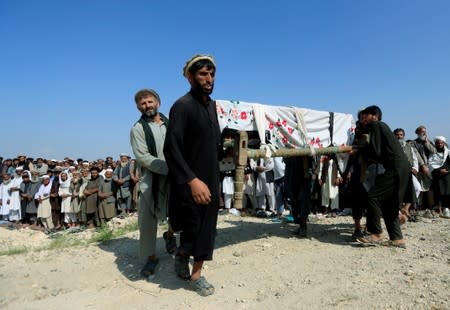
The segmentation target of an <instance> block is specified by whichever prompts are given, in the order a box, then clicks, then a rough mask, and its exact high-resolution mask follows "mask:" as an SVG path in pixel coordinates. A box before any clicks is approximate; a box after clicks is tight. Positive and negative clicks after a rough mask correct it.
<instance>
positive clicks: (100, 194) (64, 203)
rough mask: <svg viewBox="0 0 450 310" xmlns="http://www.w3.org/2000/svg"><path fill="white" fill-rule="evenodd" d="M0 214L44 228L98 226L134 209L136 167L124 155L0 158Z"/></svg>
mask: <svg viewBox="0 0 450 310" xmlns="http://www.w3.org/2000/svg"><path fill="white" fill-rule="evenodd" d="M0 169H1V178H2V180H1V181H2V184H1V185H0V215H1V216H2V220H4V221H11V222H15V223H20V224H21V226H31V228H35V229H38V228H42V229H43V230H44V231H45V232H47V233H50V232H54V231H56V230H58V229H63V228H74V227H75V228H78V227H87V228H93V227H95V226H101V225H102V224H104V223H106V222H107V221H109V220H110V219H111V218H113V217H115V216H120V217H124V216H127V215H128V214H129V213H130V212H132V211H133V210H134V209H135V208H136V203H137V198H138V183H139V179H140V175H139V169H137V165H136V164H135V161H134V160H131V157H130V156H129V155H128V154H120V160H117V161H114V160H113V158H112V157H107V158H106V159H98V160H96V161H91V162H88V161H84V160H83V159H81V158H80V159H77V160H73V159H70V158H65V159H64V160H61V161H58V160H53V159H50V160H46V159H44V158H36V159H34V158H30V157H27V156H26V155H23V154H20V155H19V156H17V158H14V159H9V158H8V159H5V160H3V159H1V164H0Z"/></svg>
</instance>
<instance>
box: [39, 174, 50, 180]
mask: <svg viewBox="0 0 450 310" xmlns="http://www.w3.org/2000/svg"><path fill="white" fill-rule="evenodd" d="M41 178H42V179H48V178H50V177H49V176H48V175H47V174H44V175H43V176H41Z"/></svg>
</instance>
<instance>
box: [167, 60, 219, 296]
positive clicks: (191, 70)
mask: <svg viewBox="0 0 450 310" xmlns="http://www.w3.org/2000/svg"><path fill="white" fill-rule="evenodd" d="M215 72H216V65H215V64H214V60H213V58H212V57H211V56H209V55H195V56H194V57H192V58H191V59H190V60H189V61H187V63H186V65H185V67H184V70H183V74H184V76H185V77H186V78H187V80H188V81H189V83H190V85H191V90H190V91H189V92H188V93H187V94H186V95H184V96H183V97H181V98H179V99H178V100H177V101H176V102H175V103H174V105H173V106H172V108H171V109H170V114H169V119H170V120H171V121H170V124H169V126H168V128H167V135H166V141H165V144H164V155H165V157H166V160H167V165H168V167H169V177H170V189H171V191H170V198H169V221H170V223H171V225H172V227H173V229H174V231H181V233H180V247H179V250H178V253H177V255H176V257H175V272H176V273H177V274H178V276H179V277H181V278H183V279H190V281H191V286H192V288H193V290H195V291H196V292H197V293H198V294H200V295H201V296H207V295H211V294H213V293H214V286H213V285H212V284H210V283H208V281H206V279H205V278H204V277H203V276H202V275H201V271H202V267H203V262H204V261H207V260H212V257H213V251H214V243H215V236H216V225H217V215H218V210H219V190H220V188H219V182H220V173H219V153H220V151H221V145H220V127H219V124H218V121H217V114H216V102H215V101H213V100H212V99H211V98H210V96H209V95H210V94H211V93H212V91H213V88H214V78H215ZM190 256H193V257H194V264H193V267H192V273H190V272H189V257H190Z"/></svg>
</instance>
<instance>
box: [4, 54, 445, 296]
mask: <svg viewBox="0 0 450 310" xmlns="http://www.w3.org/2000/svg"><path fill="white" fill-rule="evenodd" d="M215 72H216V65H215V62H214V59H213V58H212V57H211V56H210V55H195V56H194V57H192V58H191V59H189V60H188V61H187V62H186V64H185V66H184V68H183V75H184V76H185V77H186V79H187V80H188V82H189V84H190V87H191V89H190V91H189V92H188V93H186V94H185V95H184V96H182V97H180V98H179V99H178V100H177V101H176V102H175V103H174V104H173V106H172V108H171V109H170V114H169V117H166V116H164V115H163V114H162V113H160V112H159V108H160V105H161V101H160V97H159V95H158V93H157V92H156V91H155V90H152V89H142V90H140V91H138V92H137V93H136V94H135V98H134V100H135V103H136V107H137V109H138V111H139V112H140V113H141V115H140V118H139V119H138V121H137V122H136V123H135V124H134V125H133V126H132V129H131V132H130V143H131V147H132V149H133V153H134V155H135V158H136V159H133V160H132V159H131V157H130V156H129V155H128V154H124V153H122V154H120V160H117V161H114V160H113V158H112V157H107V158H106V159H105V160H103V159H99V160H96V161H90V162H88V161H84V160H83V159H81V158H80V159H77V160H72V159H71V158H65V159H64V160H62V161H57V160H46V159H43V158H36V159H34V158H28V157H27V156H25V155H23V154H20V155H19V156H17V158H14V159H6V160H3V158H1V160H0V170H1V185H0V216H1V220H3V221H10V222H15V223H17V225H18V226H19V225H22V226H31V227H33V228H38V229H42V230H44V231H45V232H47V233H52V232H54V231H55V230H58V229H63V228H70V229H72V228H76V229H78V228H79V227H84V228H94V227H98V226H101V225H104V224H105V223H106V222H108V221H109V220H111V219H112V218H113V217H116V216H119V217H126V216H127V215H128V214H129V213H130V212H133V211H135V210H138V212H139V214H138V223H139V231H140V237H139V245H140V246H139V248H140V254H141V257H142V258H143V259H144V260H145V264H144V265H143V268H142V270H141V275H142V276H144V277H148V276H150V275H153V274H154V273H155V272H156V267H157V266H158V263H159V259H158V257H157V253H156V236H157V228H158V225H157V224H158V222H159V221H160V220H167V219H168V223H169V225H168V230H167V231H165V232H164V234H163V238H164V240H165V243H166V251H167V252H168V253H170V254H175V258H174V269H175V273H176V274H177V275H178V277H179V278H181V279H183V280H189V281H190V285H191V287H192V289H193V290H195V291H196V292H197V293H198V294H200V295H201V296H208V295H211V294H213V293H214V291H215V288H214V286H213V285H212V284H211V283H209V282H208V281H207V280H206V279H205V277H204V276H202V266H203V263H204V261H208V260H212V257H213V251H214V244H215V236H216V225H217V217H218V214H220V213H222V214H223V213H226V212H230V213H232V214H234V215H239V214H240V212H241V211H242V210H236V209H234V208H233V194H234V186H233V182H234V179H233V178H234V176H233V175H234V171H233V170H226V169H223V171H222V172H221V171H220V169H219V162H220V160H221V158H222V157H223V156H224V155H226V152H227V150H225V149H223V148H222V145H223V143H222V142H223V141H222V138H223V133H222V135H221V132H220V128H219V124H218V121H217V115H216V105H215V101H214V100H212V99H211V97H210V94H211V93H212V91H213V88H214V79H215ZM169 120H170V121H169ZM415 133H416V134H417V138H416V139H415V140H405V131H404V130H403V129H401V128H397V129H395V130H394V131H392V130H391V129H390V128H389V126H388V125H387V124H385V123H384V122H382V111H381V109H380V108H379V107H378V106H369V107H366V108H365V109H363V110H361V111H360V112H359V114H358V124H357V127H356V131H355V141H354V150H353V151H352V153H351V154H350V156H349V158H348V160H347V161H344V160H343V157H342V156H341V155H340V154H332V155H326V156H321V157H318V158H316V157H291V158H263V159H259V160H252V159H251V160H249V161H248V166H247V168H246V169H245V185H244V193H245V199H244V200H243V210H246V211H251V212H249V213H251V214H254V215H255V216H258V217H272V219H273V220H274V221H281V220H282V219H283V218H284V216H285V215H286V214H285V213H286V212H285V211H286V210H289V216H288V217H287V218H289V217H290V218H291V220H292V221H293V222H294V223H296V224H297V225H298V229H296V231H295V233H296V234H297V235H298V236H299V237H306V236H307V227H308V226H307V225H308V215H309V214H310V212H316V213H319V212H320V213H327V214H328V216H336V215H337V214H338V213H341V214H350V213H351V214H352V216H353V219H354V225H355V231H354V233H353V237H354V239H355V240H356V241H358V242H359V243H361V244H362V245H364V246H374V245H380V244H383V245H387V246H393V247H401V248H403V247H405V246H406V241H405V240H404V239H403V235H402V232H401V228H400V224H401V223H402V222H404V221H406V220H408V219H410V220H414V216H415V212H417V211H418V210H420V209H424V210H427V211H426V212H425V213H426V214H428V215H430V216H442V217H446V218H450V211H449V210H448V207H449V205H450V173H449V170H450V157H449V150H448V146H447V144H446V139H445V137H443V136H437V137H436V138H434V139H433V140H432V141H431V140H430V139H429V138H428V136H427V131H426V128H425V126H419V127H418V128H417V129H416V132H415ZM344 162H346V164H344ZM348 196H351V199H346V197H348ZM364 212H365V214H366V228H365V229H363V225H362V224H361V219H362V217H363V214H364ZM381 218H383V219H384V222H385V226H386V231H387V234H388V237H389V238H388V239H389V240H385V238H384V236H383V229H382V226H381ZM176 233H177V234H179V245H177V239H176V237H175V234H176ZM190 257H192V258H193V264H192V270H191V269H190V267H189V266H190Z"/></svg>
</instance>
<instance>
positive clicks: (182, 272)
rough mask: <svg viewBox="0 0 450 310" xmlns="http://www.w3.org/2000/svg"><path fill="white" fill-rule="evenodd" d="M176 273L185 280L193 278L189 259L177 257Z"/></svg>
mask: <svg viewBox="0 0 450 310" xmlns="http://www.w3.org/2000/svg"><path fill="white" fill-rule="evenodd" d="M175 272H176V274H177V276H178V277H180V278H181V279H183V280H189V279H190V278H191V272H190V271H189V257H186V256H182V255H176V256H175Z"/></svg>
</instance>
